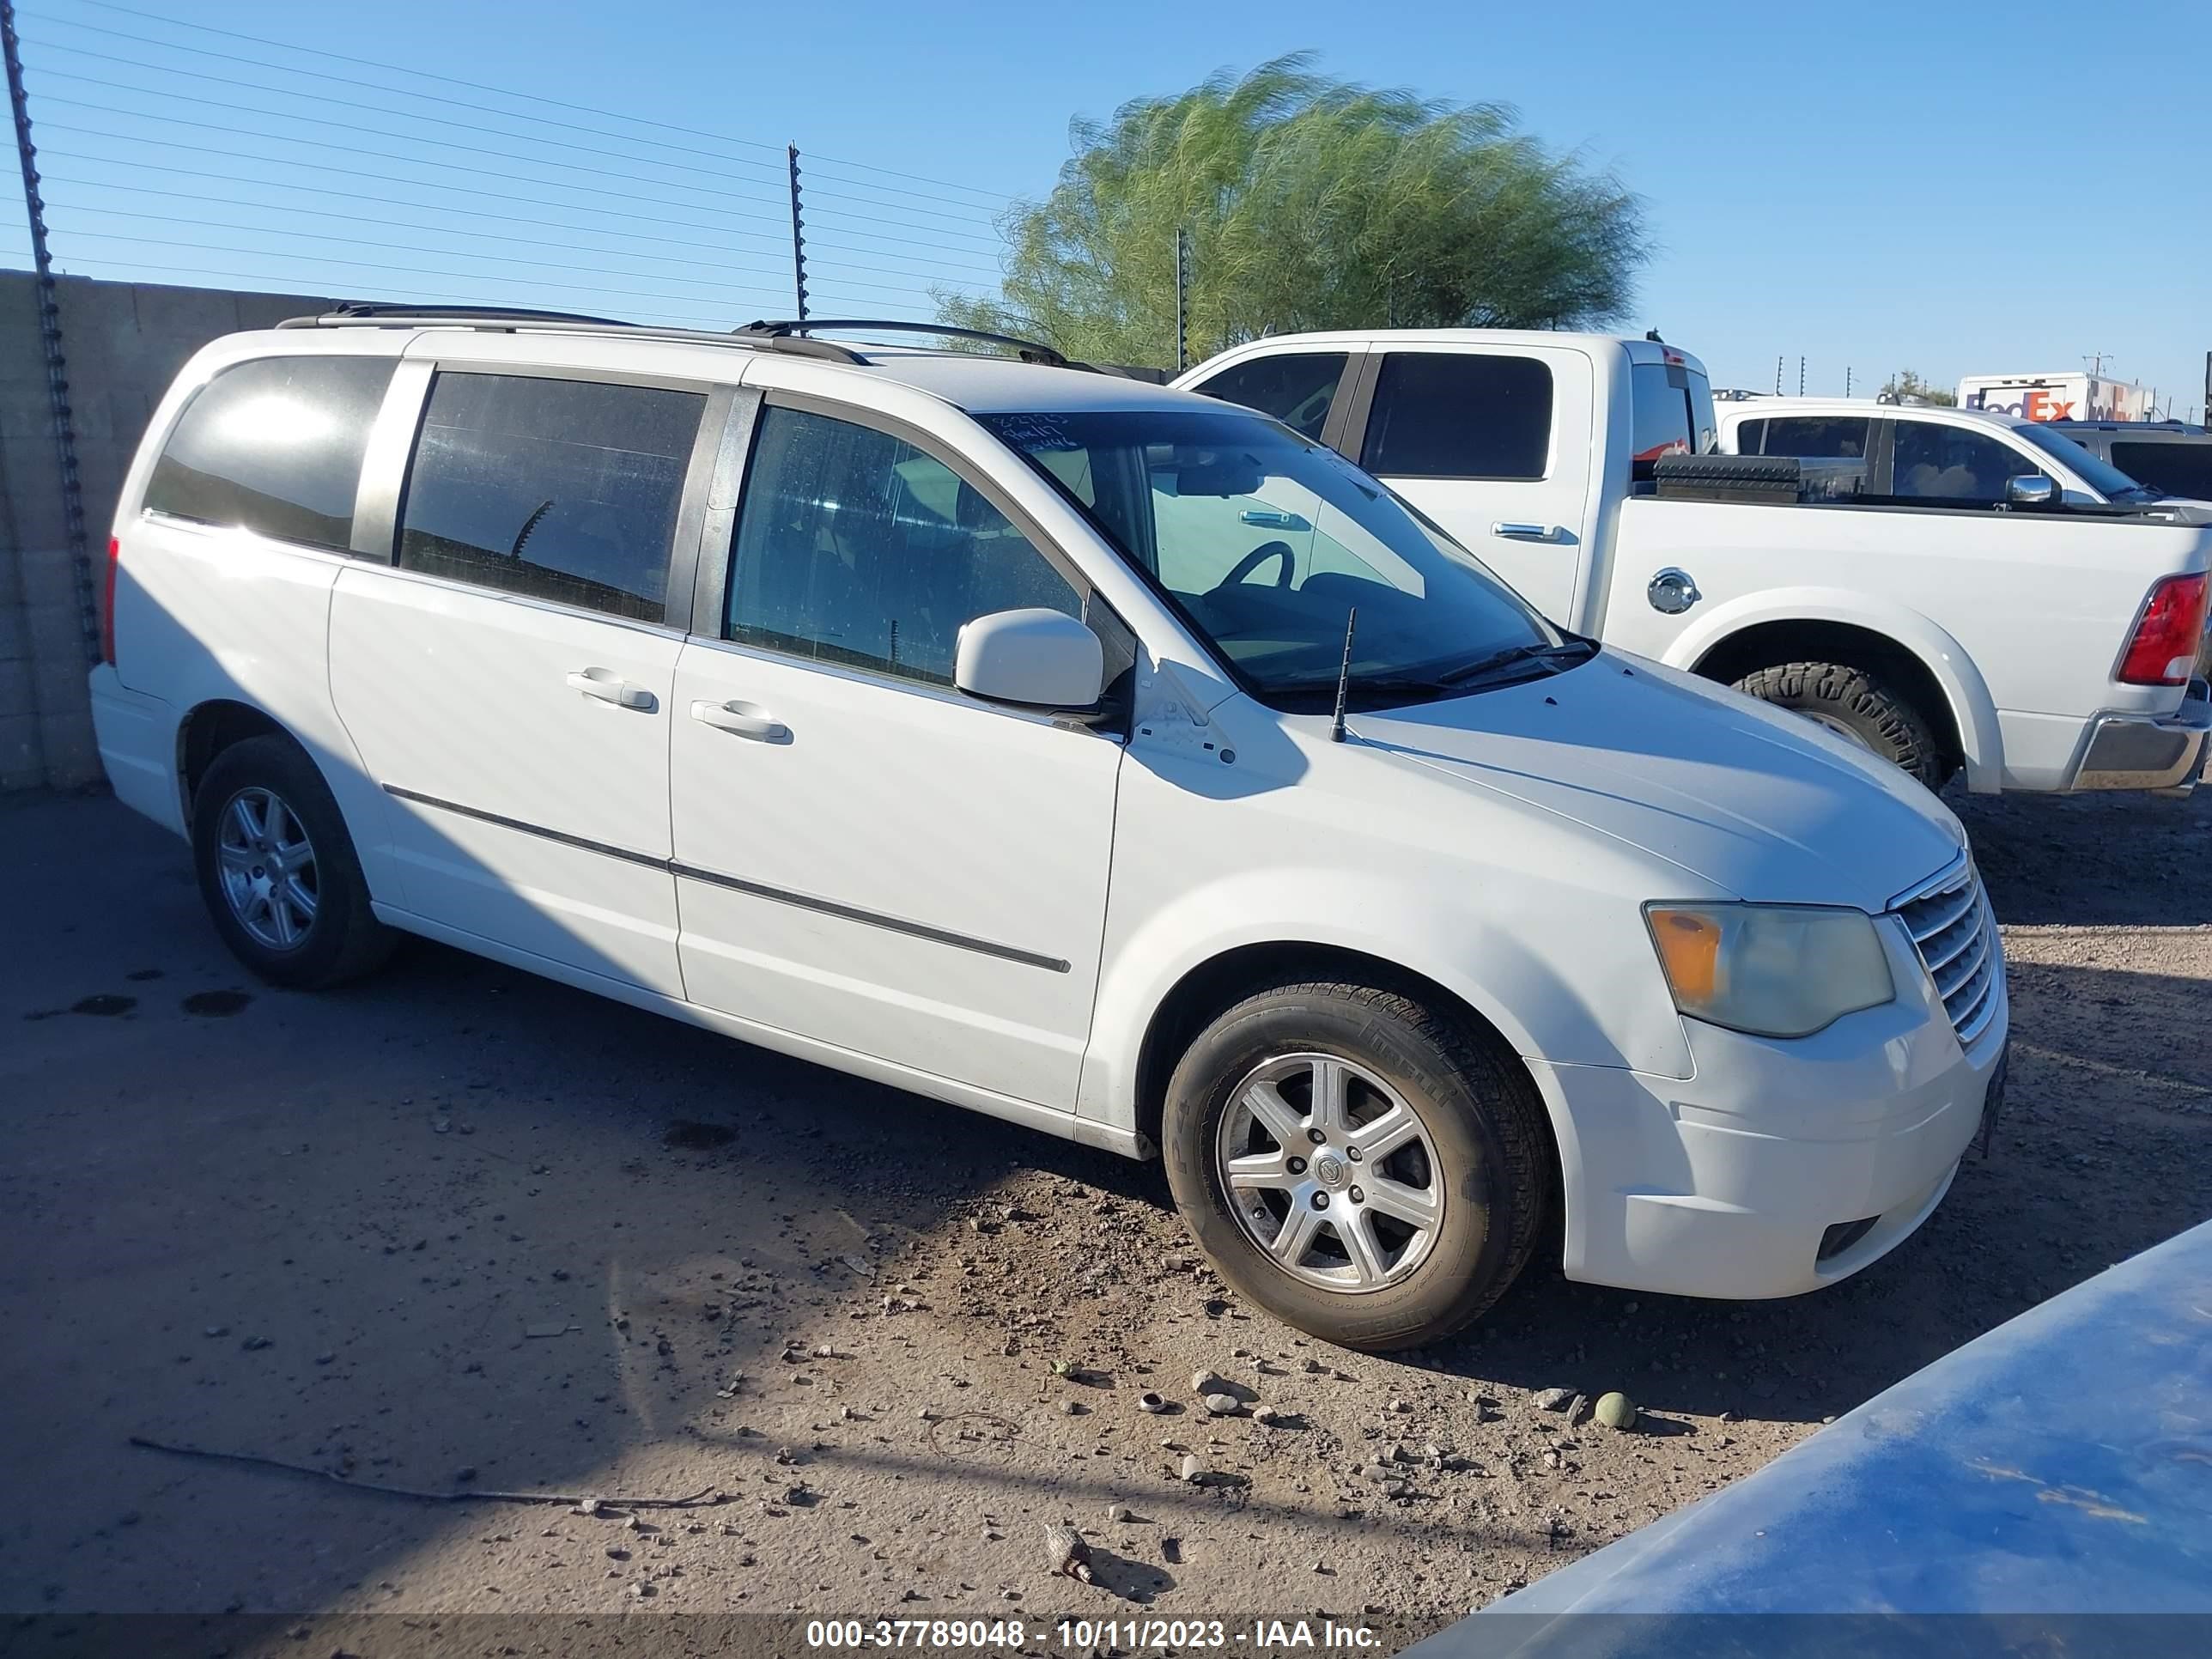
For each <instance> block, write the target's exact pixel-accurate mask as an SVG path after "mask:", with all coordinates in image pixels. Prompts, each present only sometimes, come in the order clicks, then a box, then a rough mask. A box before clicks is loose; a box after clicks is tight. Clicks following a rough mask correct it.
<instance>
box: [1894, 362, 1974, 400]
mask: <svg viewBox="0 0 2212 1659" xmlns="http://www.w3.org/2000/svg"><path fill="white" fill-rule="evenodd" d="M1881 396H1882V397H1884V398H1889V399H1891V400H1893V401H1899V400H1902V399H1904V398H1919V399H1920V401H1921V402H1922V403H1923V404H1942V405H1944V407H1946V408H1949V407H1952V406H1953V405H1954V404H1957V403H1958V401H1959V399H1958V398H1957V397H1955V396H1954V394H1953V393H1951V392H1949V391H1948V390H1946V389H1945V388H1944V387H1942V386H1930V385H1929V383H1928V382H1927V381H1925V380H1922V379H1921V378H1920V377H1919V376H1918V375H1917V374H1914V373H1913V372H1912V371H1911V369H1909V368H1900V369H1899V370H1898V371H1897V373H1896V374H1893V375H1891V376H1890V377H1889V378H1888V379H1887V380H1884V381H1883V382H1882V383H1881Z"/></svg>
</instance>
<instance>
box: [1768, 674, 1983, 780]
mask: <svg viewBox="0 0 2212 1659" xmlns="http://www.w3.org/2000/svg"><path fill="white" fill-rule="evenodd" d="M1735 689H1736V690H1739V691H1741V692H1742V693H1744V695H1745V696H1753V697H1757V698H1758V699H1759V701H1760V702H1771V703H1772V704H1773V705H1774V706H1775V707H1776V708H1786V709H1788V710H1789V711H1790V713H1791V714H1800V715H1802V716H1804V717H1805V718H1806V719H1808V720H1813V721H1815V722H1816V723H1818V724H1819V725H1821V726H1826V727H1827V728H1828V729H1829V730H1830V731H1832V732H1836V733H1837V734H1838V736H1841V737H1844V738H1848V739H1850V741H1852V742H1854V743H1857V744H1859V745H1860V747H1862V748H1863V749H1865V750H1868V751H1869V753H1872V754H1874V755H1876V756H1878V757H1881V759H1883V760H1886V761H1887V762H1889V763H1890V764H1892V765H1893V766H1896V767H1898V768H1900V769H1903V770H1904V771H1906V772H1909V773H1911V775H1912V776H1913V777H1915V778H1916V779H1917V780H1918V781H1920V782H1921V783H1923V784H1924V785H1926V786H1927V787H1929V788H1930V789H1941V788H1942V787H1943V785H1944V782H1945V781H1946V780H1947V779H1948V778H1949V777H1950V775H1951V761H1950V757H1949V756H1948V755H1947V754H1945V753H1944V751H1943V745H1942V744H1941V743H1940V742H1938V741H1937V740H1936V732H1935V729H1934V727H1932V726H1930V725H1929V721H1928V719H1927V716H1925V715H1924V714H1922V713H1921V712H1920V710H1919V708H1917V707H1916V706H1915V705H1914V703H1913V702H1912V700H1911V698H1909V697H1907V696H1905V695H1904V694H1903V693H1901V692H1899V690H1897V689H1896V688H1895V687H1894V686H1893V685H1891V684H1889V683H1888V682H1887V681H1886V680H1884V679H1883V678H1881V675H1880V674H1879V673H1876V672H1875V671H1870V670H1868V669H1864V668H1854V667H1852V666H1850V665H1849V664H1846V663H1832V662H1788V663H1781V664H1778V665H1776V666H1774V667H1771V668H1760V669H1756V670H1754V671H1752V672H1751V673H1748V674H1747V675H1745V676H1744V677H1743V678H1741V679H1740V680H1738V681H1737V682H1736V683H1735Z"/></svg>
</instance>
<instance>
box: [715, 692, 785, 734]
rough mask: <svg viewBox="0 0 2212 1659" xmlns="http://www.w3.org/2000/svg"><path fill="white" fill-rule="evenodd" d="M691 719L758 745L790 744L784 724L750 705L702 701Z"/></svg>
mask: <svg viewBox="0 0 2212 1659" xmlns="http://www.w3.org/2000/svg"><path fill="white" fill-rule="evenodd" d="M691 718H692V719H693V720H697V721H698V722H699V723H700V724H701V725H702V726H713V727H714V729H715V730H716V731H717V732H731V733H732V734H734V735H735V736H738V737H740V738H751V739H752V740H753V741H754V742H755V743H789V742H790V741H791V728H790V727H789V726H786V725H785V724H784V723H783V722H782V721H781V720H771V719H769V716H768V715H767V714H764V713H763V711H761V710H760V709H758V708H754V707H753V706H752V705H751V704H750V703H746V702H708V701H706V700H705V699H704V698H702V699H700V700H699V701H698V702H695V703H693V704H692V705H691Z"/></svg>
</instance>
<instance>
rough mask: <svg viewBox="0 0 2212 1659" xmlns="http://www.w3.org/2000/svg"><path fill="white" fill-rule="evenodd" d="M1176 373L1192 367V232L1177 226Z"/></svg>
mask: <svg viewBox="0 0 2212 1659" xmlns="http://www.w3.org/2000/svg"><path fill="white" fill-rule="evenodd" d="M1175 261H1176V270H1175V278H1176V374H1182V372H1183V370H1185V369H1186V368H1189V367H1190V234H1189V233H1188V231H1186V230H1184V229H1183V228H1182V227H1181V226H1177V227H1176V246H1175Z"/></svg>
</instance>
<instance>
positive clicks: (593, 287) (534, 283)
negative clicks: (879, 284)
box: [76, 230, 916, 311]
mask: <svg viewBox="0 0 2212 1659" xmlns="http://www.w3.org/2000/svg"><path fill="white" fill-rule="evenodd" d="M76 235H77V236H79V237H81V238H84V239H87V240H100V241H123V242H134V243H137V244H138V245H139V246H145V247H169V248H178V249H181V250H184V251H186V252H199V253H250V254H259V253H261V252H264V250H263V249H260V248H251V247H234V246H229V245H228V244H224V243H218V242H183V241H176V240H167V239H164V238H161V237H152V236H131V235H125V234H121V233H119V232H110V231H91V230H81V231H78V232H76ZM288 257H289V258H293V259H295V260H304V261H305V262H306V263H307V264H314V265H341V266H343V267H345V268H346V269H348V270H377V271H390V272H395V273H397V274H398V275H401V276H442V277H445V278H447V279H448V280H450V281H455V282H463V283H488V284H496V283H506V282H507V280H508V279H507V278H506V277H503V276H478V275H477V274H476V273H474V272H472V271H465V270H441V269H439V268H437V267H435V266H429V265H388V264H375V263H371V262H369V261H367V260H357V259H351V258H323V257H322V256H320V255H319V254H313V253H300V252H293V253H291V254H289V256H288ZM108 263H110V264H116V263H118V261H113V260H111V261H108ZM206 274H207V275H209V276H223V275H229V276H238V275H240V274H242V273H240V272H235V271H232V272H221V271H210V272H207V273H206ZM262 280H273V279H268V278H264V279H262ZM316 280H322V279H316ZM526 286H528V287H532V288H539V289H553V290H556V291H558V292H562V293H569V294H604V295H613V296H615V297H617V298H623V299H633V300H677V301H683V302H684V303H685V304H688V305H705V304H713V303H714V296H713V295H704V294H667V293H661V292H657V291H655V290H653V289H624V288H603V287H600V286H599V285H597V284H595V283H561V282H553V281H550V280H548V279H546V278H544V277H536V278H532V280H531V281H530V282H529V283H527V284H526ZM723 286H724V287H726V289H727V291H729V292H731V293H743V294H765V295H773V296H775V297H777V298H781V297H782V295H783V293H784V290H783V289H781V288H780V287H773V288H753V287H750V286H744V285H740V284H737V283H729V284H724V285H723ZM823 297H824V298H828V299H836V300H842V301H847V302H848V303H851V304H855V305H877V304H880V303H884V302H883V301H876V300H867V299H860V298H858V297H856V296H854V295H849V294H847V295H824V296H823ZM894 308H895V309H898V310H908V311H910V310H914V309H915V308H916V307H913V306H908V305H896V304H895V306H894Z"/></svg>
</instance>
